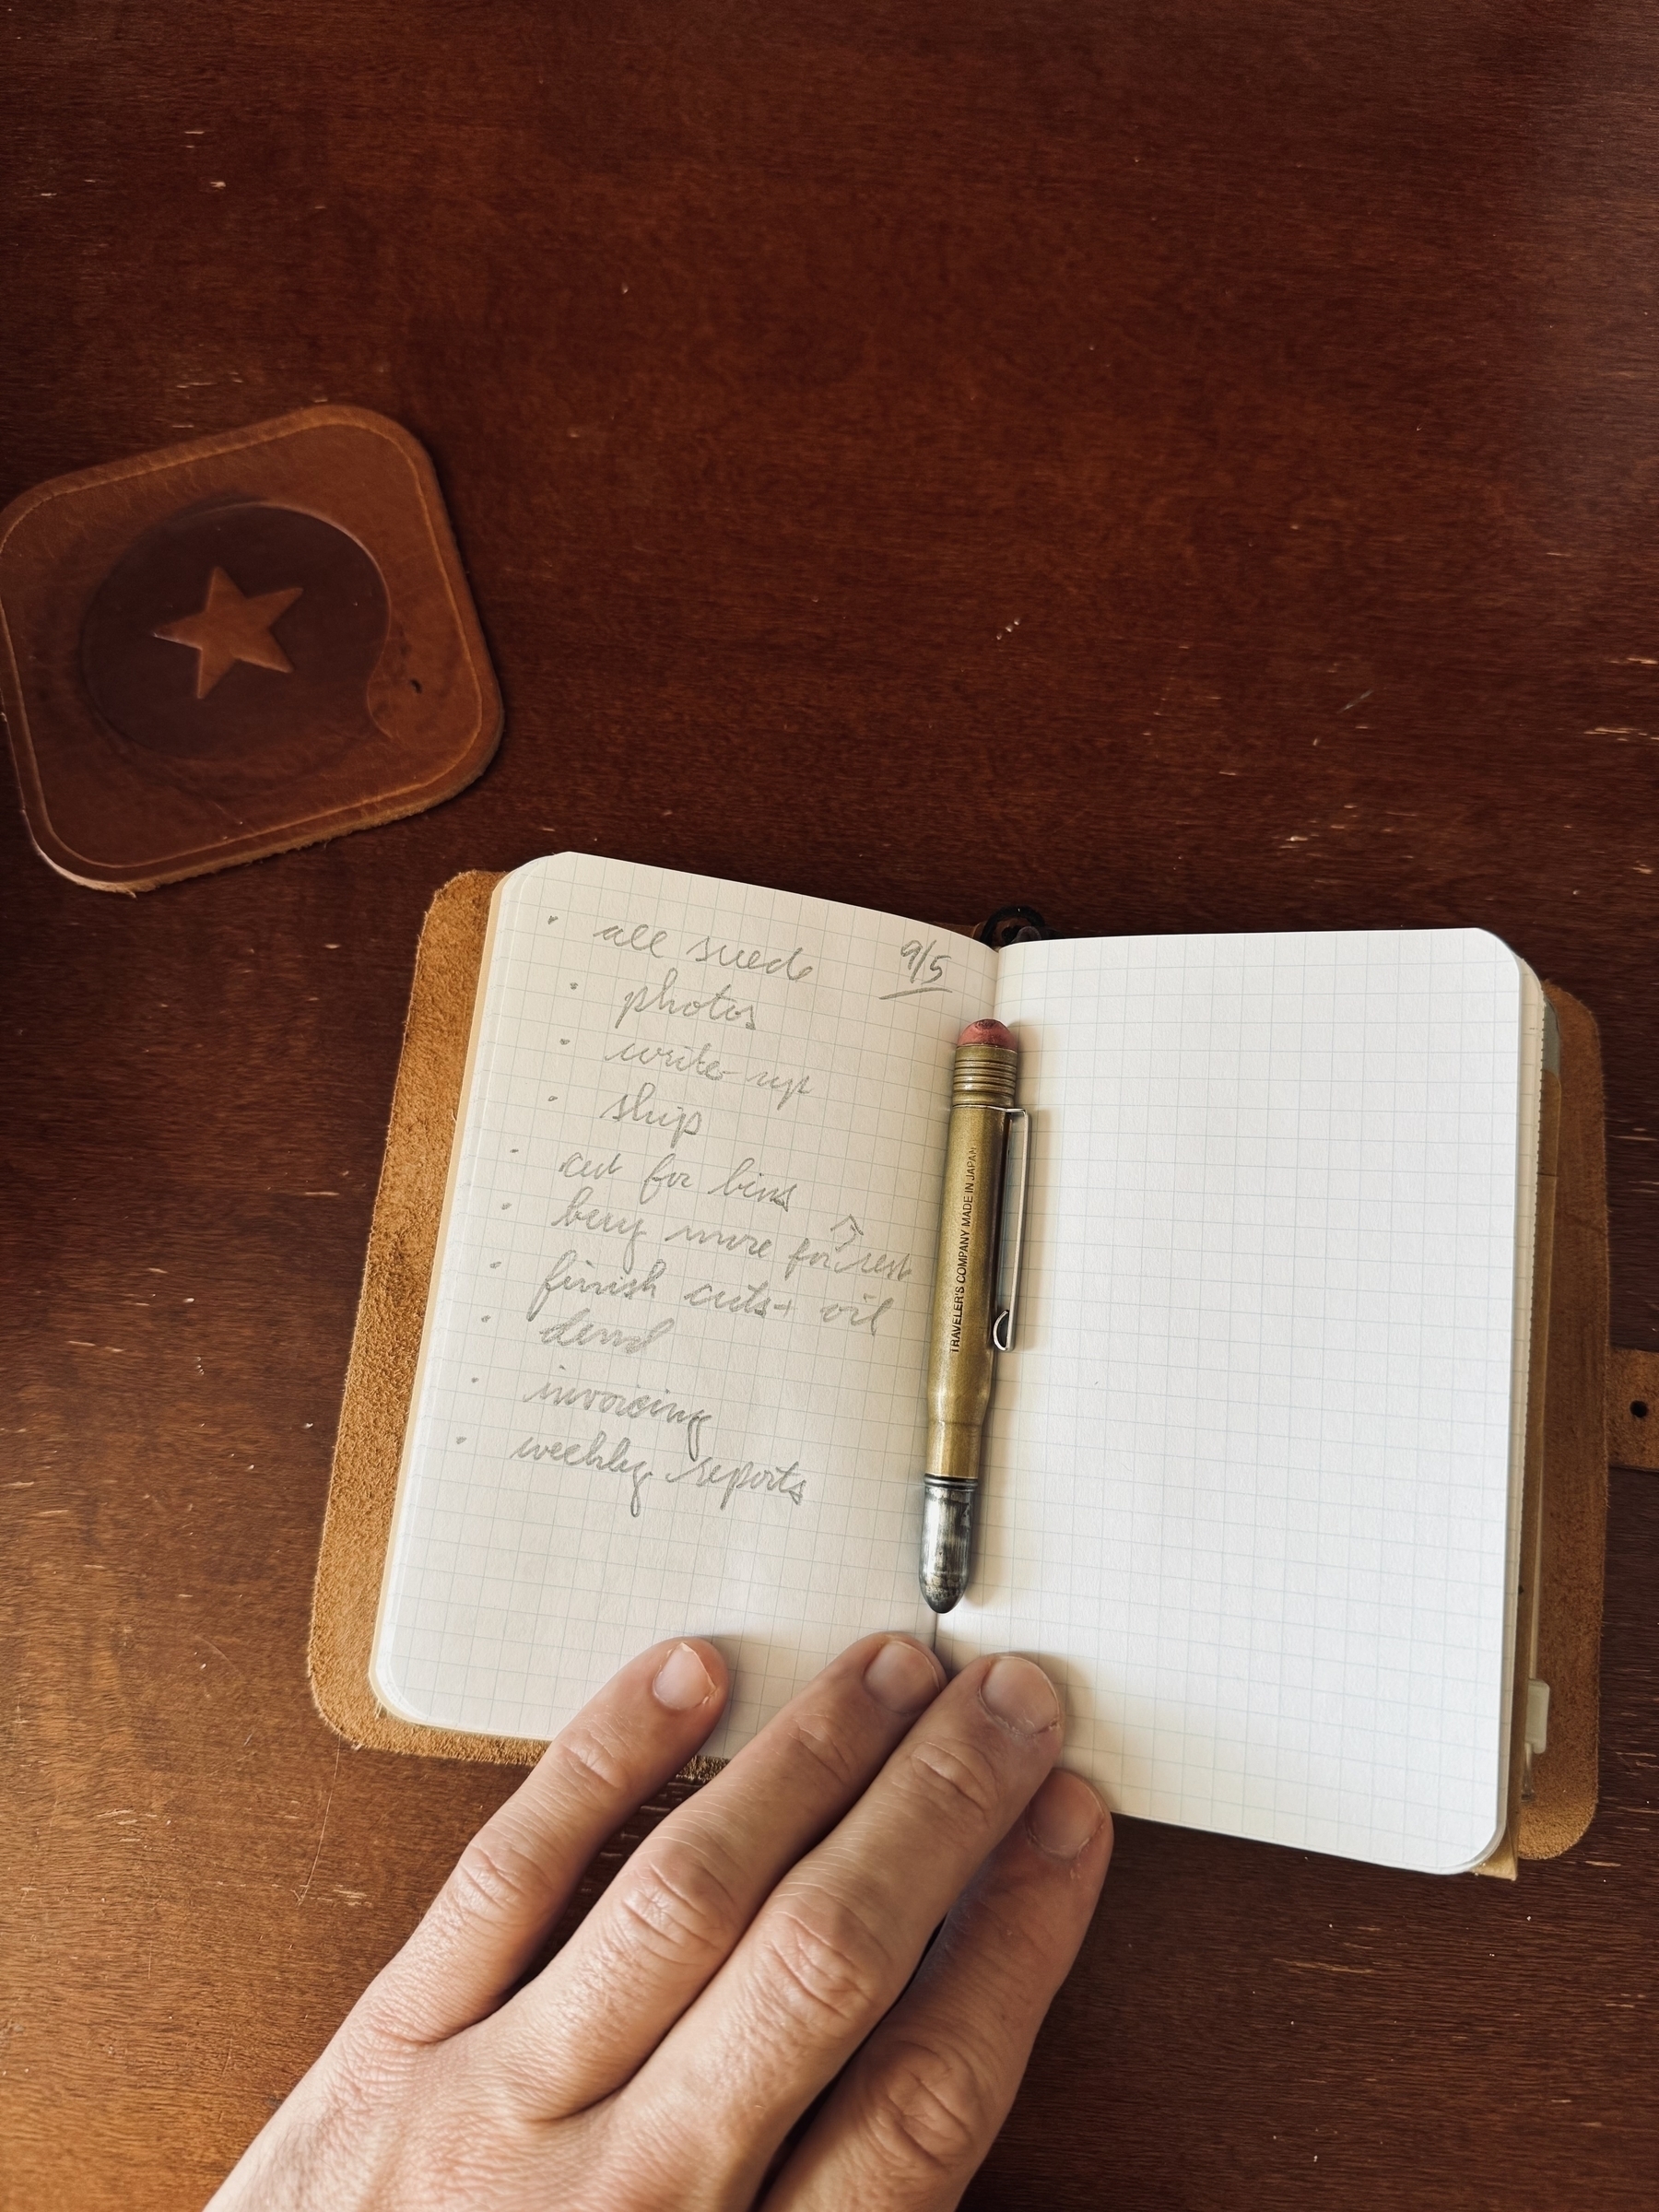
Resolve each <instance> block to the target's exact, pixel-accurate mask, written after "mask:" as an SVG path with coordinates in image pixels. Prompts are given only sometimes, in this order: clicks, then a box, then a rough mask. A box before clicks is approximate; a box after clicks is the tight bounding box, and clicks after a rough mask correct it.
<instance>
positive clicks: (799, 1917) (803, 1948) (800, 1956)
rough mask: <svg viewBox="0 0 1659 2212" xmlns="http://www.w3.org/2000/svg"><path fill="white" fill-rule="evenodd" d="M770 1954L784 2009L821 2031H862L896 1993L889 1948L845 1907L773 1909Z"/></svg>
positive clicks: (823, 1904)
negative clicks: (828, 2029)
mask: <svg viewBox="0 0 1659 2212" xmlns="http://www.w3.org/2000/svg"><path fill="white" fill-rule="evenodd" d="M766 1953H767V1959H768V1963H769V1964H770V1966H771V1969H772V1974H771V1977H769V1978H771V1979H772V1980H773V1982H774V1984H775V1986H777V1987H778V1989H779V1991H780V1994H781V1998H782V2004H783V2006H785V2007H786V2009H787V2010H788V2011H789V2012H790V2013H791V2015H792V2016H794V2018H797V2019H803V2020H805V2022H806V2024H807V2025H809V2026H810V2027H812V2028H814V2029H816V2030H823V2029H824V2028H826V2027H828V2028H830V2029H831V2030H846V2029H854V2028H856V2029H859V2030H863V2029H864V2028H865V2027H866V2026H867V2025H868V2023H869V2021H870V2020H871V2019H872V2018H874V2017H875V2016H877V2014H879V2013H881V2012H883V2011H885V2009H886V2008H887V2006H888V2004H889V2003H890V2001H891V1999H892V1997H893V1996H894V1995H895V1994H897V1992H896V1988H895V1986H894V1984H895V1980H896V1977H895V1975H894V1971H893V1965H892V1960H891V1959H890V1958H889V1957H888V1951H887V1947H886V1946H885V1945H884V1944H883V1943H882V1941H881V1939H880V1937H879V1936H878V1935H877V1934H876V1932H875V1930H874V1929H873V1928H871V1927H870V1926H869V1925H868V1924H866V1923H865V1921H864V1920H863V1919H862V1918H861V1917H860V1915H859V1914H858V1913H857V1912H855V1911H853V1908H852V1907H851V1906H849V1905H846V1904H841V1903H835V1902H830V1901H829V1900H818V1903H817V1905H816V1907H815V1908H813V1909H810V1910H809V1909H807V1908H805V1907H802V1906H794V1907H787V1908H784V1909H782V1910H776V1911H774V1912H773V1913H772V1914H771V1916H769V1924H768V1927H767V1937H766Z"/></svg>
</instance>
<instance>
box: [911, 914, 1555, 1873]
mask: <svg viewBox="0 0 1659 2212" xmlns="http://www.w3.org/2000/svg"><path fill="white" fill-rule="evenodd" d="M1523 976H1524V971H1523V970H1522V969H1521V966H1520V963H1519V962H1518V961H1517V960H1516V959H1515V958H1514V956H1513V954H1512V953H1510V952H1509V951H1508V950H1507V949H1506V948H1505V947H1503V946H1501V945H1500V944H1499V943H1498V942H1497V940H1496V939H1494V938H1492V937H1490V936H1488V935H1485V934H1484V933H1482V932H1479V931H1474V930H1436V931H1426V932H1413V933H1408V934H1393V933H1391V934H1386V935H1384V934H1381V933H1379V934H1375V935H1372V934H1353V935H1347V934H1343V935H1335V934H1332V935H1299V936H1290V935H1261V936H1231V937H1227V936H1217V937H1161V938H1126V939H1118V940H1098V941H1088V942H1076V943H1059V944H1049V945H1039V946H1032V947H1019V948H1017V949H1015V950H1012V951H1009V952H1006V953H1004V954H1003V955H1002V956H1001V968H1000V977H999V988H998V994H997V1000H996V1011H997V1014H998V1015H999V1016H1000V1018H1002V1019H1003V1020H1005V1021H1006V1022H1008V1023H1009V1024H1010V1025H1011V1026H1012V1027H1013V1028H1014V1030H1015V1031H1016V1033H1017V1035H1018V1040H1019V1043H1020V1048H1021V1062H1020V1095H1021V1100H1022V1102H1023V1103H1024V1104H1025V1105H1026V1106H1027V1107H1028V1108H1029V1109H1030V1112H1031V1113H1032V1116H1033V1123H1034V1129H1033V1140H1032V1146H1033V1149H1032V1180H1031V1189H1030V1213H1029V1217H1028V1220H1029V1230H1028V1233H1029V1234H1030V1239H1031V1242H1030V1249H1029V1253H1028V1259H1027V1264H1026V1266H1025V1269H1024V1274H1023V1280H1022V1288H1021V1300H1022V1305H1021V1312H1020V1317H1019V1347H1018V1349H1017V1350H1016V1351H1015V1352H1013V1353H1011V1354H1010V1355H1008V1356H1007V1357H1006V1358H1004V1359H1001V1360H999V1362H998V1374H997V1381H996V1390H995V1398H994V1409H993V1415H992V1423H991V1429H990V1432H989V1435H988V1438H987V1452H986V1470H987V1471H986V1481H985V1487H984V1491H983V1494H982V1500H981V1504H980V1516H981V1518H980V1545H979V1553H978V1559H977V1562H976V1568H975V1579H974V1582H973V1584H972V1587H971V1593H970V1597H969V1600H968V1601H967V1602H965V1603H964V1604H963V1605H962V1606H959V1608H958V1609H957V1611H956V1612H954V1613H952V1614H951V1615H950V1616H948V1618H947V1620H946V1621H945V1622H944V1623H942V1624H941V1634H940V1637H939V1640H938V1644H939V1649H940V1652H941V1653H942V1654H943V1655H945V1656H946V1657H947V1659H948V1660H949V1661H950V1662H951V1664H953V1665H957V1664H960V1662H961V1661H962V1660H964V1659H966V1658H967V1657H970V1656H971V1655H972V1654H973V1653H976V1652H979V1651H985V1650H1003V1649H1009V1648H1012V1649H1015V1650H1023V1651H1026V1652H1030V1653H1032V1654H1033V1655H1035V1656H1038V1657H1040V1658H1041V1660H1042V1661H1043V1663H1044V1664H1045V1665H1048V1666H1050V1667H1051V1668H1052V1669H1053V1672H1054V1674H1055V1675H1056V1677H1058V1678H1059V1679H1060V1680H1061V1681H1062V1682H1063V1684H1064V1686H1065V1695H1066V1700H1067V1709H1068V1736H1067V1745H1068V1749H1067V1754H1066V1756H1067V1761H1068V1763H1070V1764H1072V1765H1075V1766H1077V1768H1078V1769H1079V1770H1080V1771H1084V1772H1086V1773H1088V1774H1089V1775H1090V1776H1091V1777H1092V1778H1093V1779H1094V1780H1096V1781H1097V1782H1098V1783H1100V1785H1101V1786H1102V1788H1103V1789H1104V1791H1105V1793H1106V1794H1107V1796H1108V1799H1109V1801H1110V1802H1111V1803H1112V1805H1113V1806H1117V1807H1119V1808H1121V1809H1123V1810H1124V1811H1127V1812H1130V1813H1136V1814H1141V1815H1144V1816H1146V1817H1148V1818H1153V1819H1158V1820H1167V1821H1173V1822H1177V1823H1180V1824H1182V1825H1185V1826H1191V1827H1201V1828H1209V1829H1218V1830H1224V1831H1227V1832H1230V1833H1234V1834H1239V1835H1245V1836H1254V1837H1261V1838H1266V1839H1270V1840H1272V1841H1277V1842H1281V1843H1290V1844H1296V1845H1300V1846H1302V1847H1303V1848H1307V1849H1312V1850H1317V1851H1324V1852H1335V1853H1343V1854H1346V1855H1348V1856H1352V1857H1357V1858H1365V1859H1372V1860H1377V1861H1381V1862H1383V1863H1386V1864H1391V1865H1406V1866H1415V1867H1422V1868H1435V1869H1439V1870H1450V1869H1452V1868H1454V1867H1457V1866H1463V1865H1468V1864H1470V1863H1471V1862H1473V1861H1475V1860H1477V1859H1478V1858H1479V1857H1481V1856H1483V1855H1484V1853H1486V1851H1487V1850H1488V1847H1489V1846H1490V1844H1491V1843H1492V1841H1494V1838H1495V1834H1496V1831H1497V1830H1499V1828H1500V1825H1501V1813H1502V1803H1503V1784H1504V1776H1505V1772H1506V1747H1507V1731H1508V1724H1509V1719H1508V1716H1509V1707H1508V1677H1507V1674H1506V1665H1507V1664H1508V1661H1507V1659H1506V1649H1507V1644H1508V1640H1509V1639H1510V1638H1511V1636H1512V1630H1511V1628H1510V1626H1509V1625H1508V1624H1510V1623H1511V1622H1512V1611H1513V1608H1512V1590H1513V1587H1514V1555H1515V1549H1516V1535H1515V1524H1516V1523H1517V1521H1518V1506H1517V1504H1516V1500H1518V1494H1519V1491H1518V1485H1519V1473H1520V1452H1519V1448H1518V1438H1519V1420H1518V1418H1517V1420H1516V1421H1515V1422H1514V1423H1513V1424H1512V1394H1513V1395H1514V1396H1515V1399H1516V1403H1517V1405H1518V1404H1519V1393H1512V1381H1513V1377H1514V1374H1515V1372H1516V1369H1517V1366H1519V1368H1520V1372H1521V1373H1522V1374H1523V1375H1524V1341H1522V1339H1523V1337H1524V1329H1523V1328H1520V1327H1518V1325H1517V1323H1516V1312H1517V1280H1518V1267H1517V1241H1518V1226H1520V1227H1521V1228H1522V1229H1523V1230H1524V1235H1523V1237H1522V1243H1523V1245H1524V1258H1525V1265H1526V1285H1525V1286H1523V1288H1527V1287H1528V1286H1529V1285H1530V1236H1531V1220H1532V1211H1531V1206H1530V1201H1529V1204H1528V1206H1527V1207H1526V1209H1525V1213H1524V1222H1523V1223H1520V1224H1519V1225H1518V1208H1517V1176H1518V1166H1519V1159H1520V1156H1521V1152H1522V1150H1523V1148H1524V1145H1523V1140H1522V1138H1521V1137H1520V1136H1518V1125H1519V1124H1520V1123H1521V1122H1523V1121H1524V1116H1519V1117H1518V1108H1517V1098H1518V1095H1519V1096H1520V1097H1521V1098H1522V1099H1523V1100H1524V1099H1525V1098H1526V1096H1527V1089H1526V1084H1527V1082H1530V1085H1531V1095H1532V1097H1533V1099H1534V1100H1535V1097H1536V1091H1537V1081H1538V1077H1537V1068H1538V1058H1537V1033H1538V1021H1537V1016H1536V1006H1537V994H1536V985H1535V983H1532V982H1531V981H1530V978H1528V979H1527V985H1528V989H1529V991H1530V996H1527V995H1526V994H1525V993H1524V986H1523ZM1524 998H1525V1005H1526V1008H1527V1018H1526V1019H1525V1021H1524ZM1524 1047H1525V1049H1524ZM1528 1070H1530V1073H1528ZM1530 1125H1531V1127H1532V1129H1533V1131H1534V1134H1533V1135H1532V1137H1531V1139H1530V1142H1531V1146H1532V1150H1531V1154H1530V1168H1529V1175H1530V1171H1532V1170H1535V1159H1536V1138H1535V1114H1534V1115H1533V1117H1532V1121H1531V1124H1530ZM1521 1311H1522V1312H1523V1314H1524V1312H1525V1311H1526V1303H1525V1299H1524V1298H1523V1300H1522V1302H1521Z"/></svg>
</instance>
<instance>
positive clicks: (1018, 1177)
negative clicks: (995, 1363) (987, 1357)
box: [991, 1106, 1031, 1352]
mask: <svg viewBox="0 0 1659 2212" xmlns="http://www.w3.org/2000/svg"><path fill="white" fill-rule="evenodd" d="M1005 1119H1006V1133H1005V1135H1004V1139H1003V1143H1004V1147H1005V1149H1004V1152H1003V1185H1002V1220H1001V1223H1000V1224H999V1227H998V1232H997V1239H996V1292H995V1296H994V1299H993V1300H992V1305H991V1317H992V1318H991V1342H992V1344H993V1346H994V1347H995V1349H996V1350H997V1351H999V1352H1007V1351H1012V1349H1013V1348H1014V1310H1015V1307H1016V1305H1017V1304H1018V1300H1019V1254H1020V1248H1021V1246H1022V1245H1023V1244H1024V1242H1025V1208H1026V1171H1027V1169H1028V1168H1029V1167H1030V1159H1031V1117H1030V1114H1029V1113H1027V1112H1026V1111H1025V1108H1024V1107H1023V1106H1013V1107H1010V1108H1009V1109H1008V1111H1007V1113H1006V1117H1005Z"/></svg>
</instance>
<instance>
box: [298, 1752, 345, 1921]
mask: <svg viewBox="0 0 1659 2212" xmlns="http://www.w3.org/2000/svg"><path fill="white" fill-rule="evenodd" d="M345 1748H346V1747H345V1745H344V1744H336V1745H335V1763H334V1772H333V1773H332V1774H331V1775H330V1776H329V1778H328V1794H327V1796H326V1797H324V1800H323V1825H322V1827H321V1828H320V1829H318V1830H317V1848H316V1850H315V1851H314V1852H312V1863H311V1873H310V1874H308V1875H307V1876H306V1877H305V1886H304V1888H301V1889H300V1891H299V1892H298V1893H297V1895H296V1896H295V1899H294V1910H295V1912H298V1911H299V1910H300V1906H301V1905H303V1904H304V1902H305V1900H306V1898H307V1896H308V1895H309V1894H310V1891H311V1886H312V1880H313V1879H314V1878H315V1876H316V1872H317V1861H318V1860H319V1859H320V1858H321V1857H322V1856H323V1839H324V1836H325V1835H327V1833H328V1808H329V1806H331V1805H332V1804H333V1803H334V1794H335V1783H336V1782H338V1781H339V1779H340V1753H341V1752H342V1751H343V1750H344V1749H345Z"/></svg>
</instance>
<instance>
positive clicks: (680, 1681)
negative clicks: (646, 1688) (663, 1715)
mask: <svg viewBox="0 0 1659 2212" xmlns="http://www.w3.org/2000/svg"><path fill="white" fill-rule="evenodd" d="M651 1694H652V1696H653V1698H654V1699H655V1700H656V1701H657V1703H658V1704H659V1705H666V1706H667V1708H668V1710H669V1712H690V1710H691V1708H692V1706H693V1705H700V1704H701V1703H702V1701H703V1700H704V1699H705V1698H710V1697H712V1696H713V1694H714V1681H713V1677H712V1676H711V1674H710V1673H709V1670H708V1668H707V1667H706V1666H705V1665H703V1663H702V1661H701V1659H700V1657H699V1656H698V1654H697V1653H695V1652H694V1651H693V1650H692V1648H691V1646H690V1645H689V1644H688V1643H677V1644H676V1645H675V1647H674V1649H673V1650H672V1651H671V1652H670V1653H669V1654H668V1656H667V1658H666V1659H665V1660H664V1662H663V1664H662V1665H661V1667H660V1668H659V1669H658V1670H657V1678H656V1680H655V1681H654V1682H653V1684H652V1686H651Z"/></svg>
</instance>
